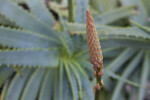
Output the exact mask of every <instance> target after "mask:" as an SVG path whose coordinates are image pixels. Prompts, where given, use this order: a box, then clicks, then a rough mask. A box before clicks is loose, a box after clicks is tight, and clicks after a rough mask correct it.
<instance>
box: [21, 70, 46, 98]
mask: <svg viewBox="0 0 150 100" xmlns="http://www.w3.org/2000/svg"><path fill="white" fill-rule="evenodd" d="M44 73H45V69H41V68H39V69H36V70H35V71H34V73H33V74H32V75H31V77H30V79H29V80H28V82H27V84H26V86H25V89H24V91H23V94H22V96H21V100H35V99H36V98H37V96H38V91H39V89H40V86H41V83H42V81H43V76H44Z"/></svg>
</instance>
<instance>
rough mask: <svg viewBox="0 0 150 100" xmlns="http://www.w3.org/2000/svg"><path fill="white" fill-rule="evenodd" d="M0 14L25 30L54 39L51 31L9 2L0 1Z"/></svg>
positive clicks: (6, 0)
mask: <svg viewBox="0 0 150 100" xmlns="http://www.w3.org/2000/svg"><path fill="white" fill-rule="evenodd" d="M0 13H2V14H3V15H4V16H6V17H7V18H9V19H10V20H11V21H13V22H15V23H16V24H17V25H19V26H20V27H22V28H24V29H26V30H30V31H33V32H38V33H41V34H44V35H46V36H54V37H56V34H54V33H53V30H51V29H50V28H48V27H47V26H46V25H44V24H43V23H42V22H40V21H39V20H38V19H37V18H36V17H35V16H33V15H31V14H30V13H29V12H27V11H25V10H23V9H22V8H21V7H19V6H17V4H15V3H13V2H11V1H9V0H0Z"/></svg>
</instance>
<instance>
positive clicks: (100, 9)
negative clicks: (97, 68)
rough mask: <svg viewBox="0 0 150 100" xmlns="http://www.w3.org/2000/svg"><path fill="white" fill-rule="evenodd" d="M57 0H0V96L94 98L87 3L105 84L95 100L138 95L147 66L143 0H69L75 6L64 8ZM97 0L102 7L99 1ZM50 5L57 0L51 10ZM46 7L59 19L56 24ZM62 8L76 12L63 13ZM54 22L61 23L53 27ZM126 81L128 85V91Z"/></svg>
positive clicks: (15, 99) (149, 37) (5, 99)
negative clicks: (99, 43)
mask: <svg viewBox="0 0 150 100" xmlns="http://www.w3.org/2000/svg"><path fill="white" fill-rule="evenodd" d="M56 1H57V3H56V2H54V1H51V0H50V1H48V2H46V3H45V1H44V0H32V1H31V0H22V1H20V0H0V25H1V26H0V64H1V67H0V87H1V92H0V97H1V100H37V99H38V100H94V93H93V86H94V85H93V84H95V83H96V79H95V78H94V71H93V69H92V65H91V64H90V60H89V54H88V47H87V43H86V34H85V33H86V25H85V16H86V13H85V11H86V9H87V8H89V9H90V10H91V12H92V15H93V17H94V21H95V26H96V29H97V32H98V35H99V37H100V41H101V47H102V52H103V57H104V75H103V77H102V79H103V81H104V88H102V90H101V91H100V94H99V99H102V100H103V99H104V98H105V100H106V99H108V100H120V98H121V99H133V96H134V95H136V96H137V97H138V99H139V100H142V99H143V98H144V92H145V91H146V87H145V85H146V83H147V81H148V77H149V65H150V64H149V61H150V52H149V50H150V34H149V33H150V31H149V30H150V28H149V22H148V20H147V19H148V17H149V16H150V15H149V10H150V9H149V7H148V6H147V3H146V2H148V0H143V1H142V0H134V1H133V2H131V1H130V0H120V1H119V2H118V1H117V0H115V1H114V2H113V4H112V2H109V0H105V1H103V0H102V1H99V0H84V1H82V0H75V1H74V0H71V1H73V2H70V3H69V4H71V5H73V6H74V7H73V8H76V9H70V6H68V7H69V8H68V9H69V10H68V9H62V8H61V7H60V6H62V3H59V2H65V1H66V0H62V1H61V0H56ZM66 2H67V1H66ZM101 2H102V3H103V5H104V6H99V5H100V4H101ZM80 3H82V4H83V5H79V4H80ZM20 4H24V5H26V6H27V7H28V8H29V9H26V8H23V6H21V5H20ZM52 4H56V5H57V6H56V8H55V9H53V8H51V7H50V6H52ZM119 4H121V5H119ZM105 5H110V6H105ZM120 6H121V7H120ZM107 7H108V8H107ZM137 8H139V9H137ZM80 9H82V10H80ZM50 10H51V11H54V12H55V13H56V14H57V16H58V17H59V19H58V20H59V22H60V23H58V24H56V23H55V22H56V20H55V18H54V16H53V13H51V12H50ZM65 11H66V12H69V14H68V15H71V13H74V12H75V13H74V14H75V15H74V16H66V15H65V14H66V13H63V12H65ZM79 11H80V12H79ZM139 14H142V16H140V15H139ZM66 19H71V20H72V19H73V21H71V20H70V22H72V23H70V22H68V20H66ZM55 25H56V26H57V25H58V26H60V27H55V29H54V26H55ZM127 26H128V27H127ZM136 73H138V74H136ZM126 83H127V84H129V85H130V86H131V88H133V91H130V94H128V92H127V91H126V89H125V88H124V87H125V84H126ZM137 91H138V92H137ZM110 93H111V94H110ZM124 93H126V94H128V95H129V97H128V98H126V97H125V96H124ZM106 95H107V97H108V98H106Z"/></svg>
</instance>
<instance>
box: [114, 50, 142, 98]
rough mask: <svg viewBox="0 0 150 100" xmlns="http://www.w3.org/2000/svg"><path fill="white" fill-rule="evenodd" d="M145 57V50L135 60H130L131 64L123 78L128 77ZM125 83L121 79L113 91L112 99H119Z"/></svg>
mask: <svg viewBox="0 0 150 100" xmlns="http://www.w3.org/2000/svg"><path fill="white" fill-rule="evenodd" d="M142 57H143V51H141V52H139V53H138V54H137V55H136V56H135V57H134V58H133V60H132V61H131V62H130V64H129V65H128V66H127V68H126V69H125V71H124V72H123V75H122V77H123V78H127V77H128V76H129V75H130V74H131V73H132V71H133V70H134V69H135V68H136V67H137V66H138V64H139V63H140V60H141V59H142ZM123 85H124V82H122V81H119V82H118V83H117V85H116V87H115V90H114V92H113V95H112V100H119V98H118V95H119V93H120V91H121V89H122V87H123Z"/></svg>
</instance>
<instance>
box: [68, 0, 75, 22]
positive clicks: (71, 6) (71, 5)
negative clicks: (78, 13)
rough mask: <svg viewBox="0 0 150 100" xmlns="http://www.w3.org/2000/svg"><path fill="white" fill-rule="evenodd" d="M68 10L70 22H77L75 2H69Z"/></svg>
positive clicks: (70, 0) (71, 0)
mask: <svg viewBox="0 0 150 100" xmlns="http://www.w3.org/2000/svg"><path fill="white" fill-rule="evenodd" d="M68 9H69V14H68V15H69V22H74V21H75V13H74V11H75V10H74V0H68Z"/></svg>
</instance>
